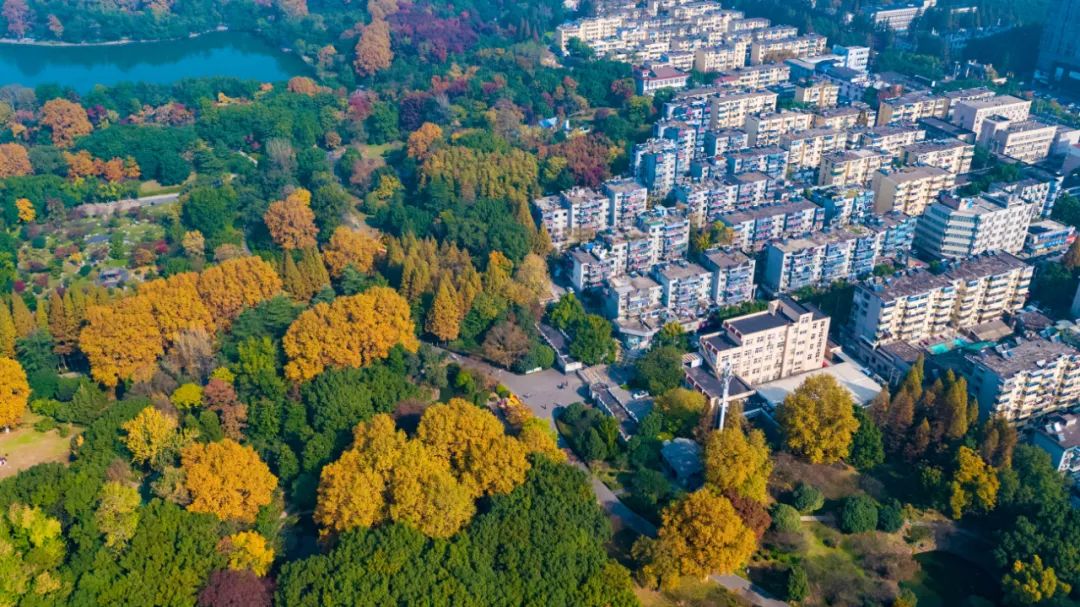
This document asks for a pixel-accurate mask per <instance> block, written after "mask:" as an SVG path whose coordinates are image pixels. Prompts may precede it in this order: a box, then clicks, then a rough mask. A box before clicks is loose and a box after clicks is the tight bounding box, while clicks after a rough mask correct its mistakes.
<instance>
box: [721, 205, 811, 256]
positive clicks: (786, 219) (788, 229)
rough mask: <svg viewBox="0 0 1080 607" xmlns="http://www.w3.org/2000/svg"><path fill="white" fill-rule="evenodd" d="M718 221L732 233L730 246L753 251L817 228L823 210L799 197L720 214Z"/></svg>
mask: <svg viewBox="0 0 1080 607" xmlns="http://www.w3.org/2000/svg"><path fill="white" fill-rule="evenodd" d="M718 220H719V221H721V222H723V223H724V224H725V225H727V226H729V227H730V228H731V229H732V231H733V232H734V238H733V240H732V243H731V244H732V246H735V247H738V248H740V249H742V250H744V251H757V250H760V249H761V248H762V247H764V246H765V243H767V242H768V241H769V240H772V239H774V238H784V237H787V236H796V235H799V234H805V233H807V232H814V231H817V230H820V229H821V228H822V226H823V225H824V221H825V209H822V208H821V207H819V206H817V205H816V204H814V203H812V202H810V201H809V200H805V199H800V200H794V201H790V202H784V203H780V204H771V205H763V206H760V207H756V208H753V209H747V210H743V211H733V212H730V213H723V214H721V215H720V216H719V217H718Z"/></svg>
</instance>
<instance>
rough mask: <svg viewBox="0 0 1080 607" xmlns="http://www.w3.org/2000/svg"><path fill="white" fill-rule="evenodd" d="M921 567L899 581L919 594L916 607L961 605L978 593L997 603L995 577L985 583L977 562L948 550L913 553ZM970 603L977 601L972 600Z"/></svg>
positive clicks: (984, 575) (984, 577) (904, 586)
mask: <svg viewBox="0 0 1080 607" xmlns="http://www.w3.org/2000/svg"><path fill="white" fill-rule="evenodd" d="M915 560H916V561H918V562H919V565H921V566H922V569H921V570H920V571H919V572H918V573H916V574H915V578H914V579H913V580H911V581H910V582H904V583H902V584H901V586H902V587H903V588H908V589H910V590H911V591H912V592H914V593H915V595H916V596H917V597H919V607H951V606H952V605H963V604H965V603H964V602H965V601H966V600H967V599H968V597H973V596H979V597H982V598H983V599H986V600H988V601H990V603H989V604H997V599H998V598H999V597H998V596H997V594H996V593H995V592H994V591H995V590H996V588H997V583H996V580H995V581H994V582H993V583H987V580H986V577H987V573H986V571H984V570H983V569H982V568H980V567H979V566H978V565H976V564H974V563H972V562H971V561H968V560H965V559H963V558H961V557H959V556H956V555H955V554H951V553H948V552H940V551H934V552H924V553H922V554H917V555H915ZM969 604H979V603H977V602H972V603H969Z"/></svg>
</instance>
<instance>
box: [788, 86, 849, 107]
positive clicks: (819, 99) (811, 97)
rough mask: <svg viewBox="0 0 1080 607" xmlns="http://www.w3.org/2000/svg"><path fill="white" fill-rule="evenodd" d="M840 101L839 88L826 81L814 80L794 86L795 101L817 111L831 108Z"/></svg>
mask: <svg viewBox="0 0 1080 607" xmlns="http://www.w3.org/2000/svg"><path fill="white" fill-rule="evenodd" d="M839 100H840V87H839V86H837V85H836V84H835V83H833V82H829V81H828V80H822V79H816V80H810V81H808V82H800V83H799V84H796V85H795V101H796V102H798V103H805V104H806V105H809V106H813V107H816V108H819V109H825V108H833V107H836V104H837V103H838V102H839Z"/></svg>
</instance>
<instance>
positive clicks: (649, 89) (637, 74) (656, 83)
mask: <svg viewBox="0 0 1080 607" xmlns="http://www.w3.org/2000/svg"><path fill="white" fill-rule="evenodd" d="M689 80H690V74H688V73H687V72H684V71H682V70H680V69H677V68H675V66H672V65H667V64H661V65H654V66H650V67H642V68H639V69H636V70H634V83H635V84H636V85H637V93H638V95H648V96H650V97H651V96H652V95H654V94H655V93H656V91H659V90H661V89H676V90H678V89H684V88H686V83H687V82H688V81H689Z"/></svg>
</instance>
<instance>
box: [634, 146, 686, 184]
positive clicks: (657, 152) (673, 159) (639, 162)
mask: <svg viewBox="0 0 1080 607" xmlns="http://www.w3.org/2000/svg"><path fill="white" fill-rule="evenodd" d="M678 156H679V146H678V144H677V143H675V142H674V141H671V140H669V139H649V140H648V141H646V142H645V143H639V144H637V145H635V146H634V164H633V169H634V178H635V179H637V180H638V182H640V183H642V184H644V185H645V187H647V188H648V189H649V192H651V193H653V194H654V195H655V196H657V197H659V198H663V197H664V196H667V194H668V192H670V191H671V188H673V187H674V186H675V175H676V174H677V173H676V166H677V165H678V162H679V161H678Z"/></svg>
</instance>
